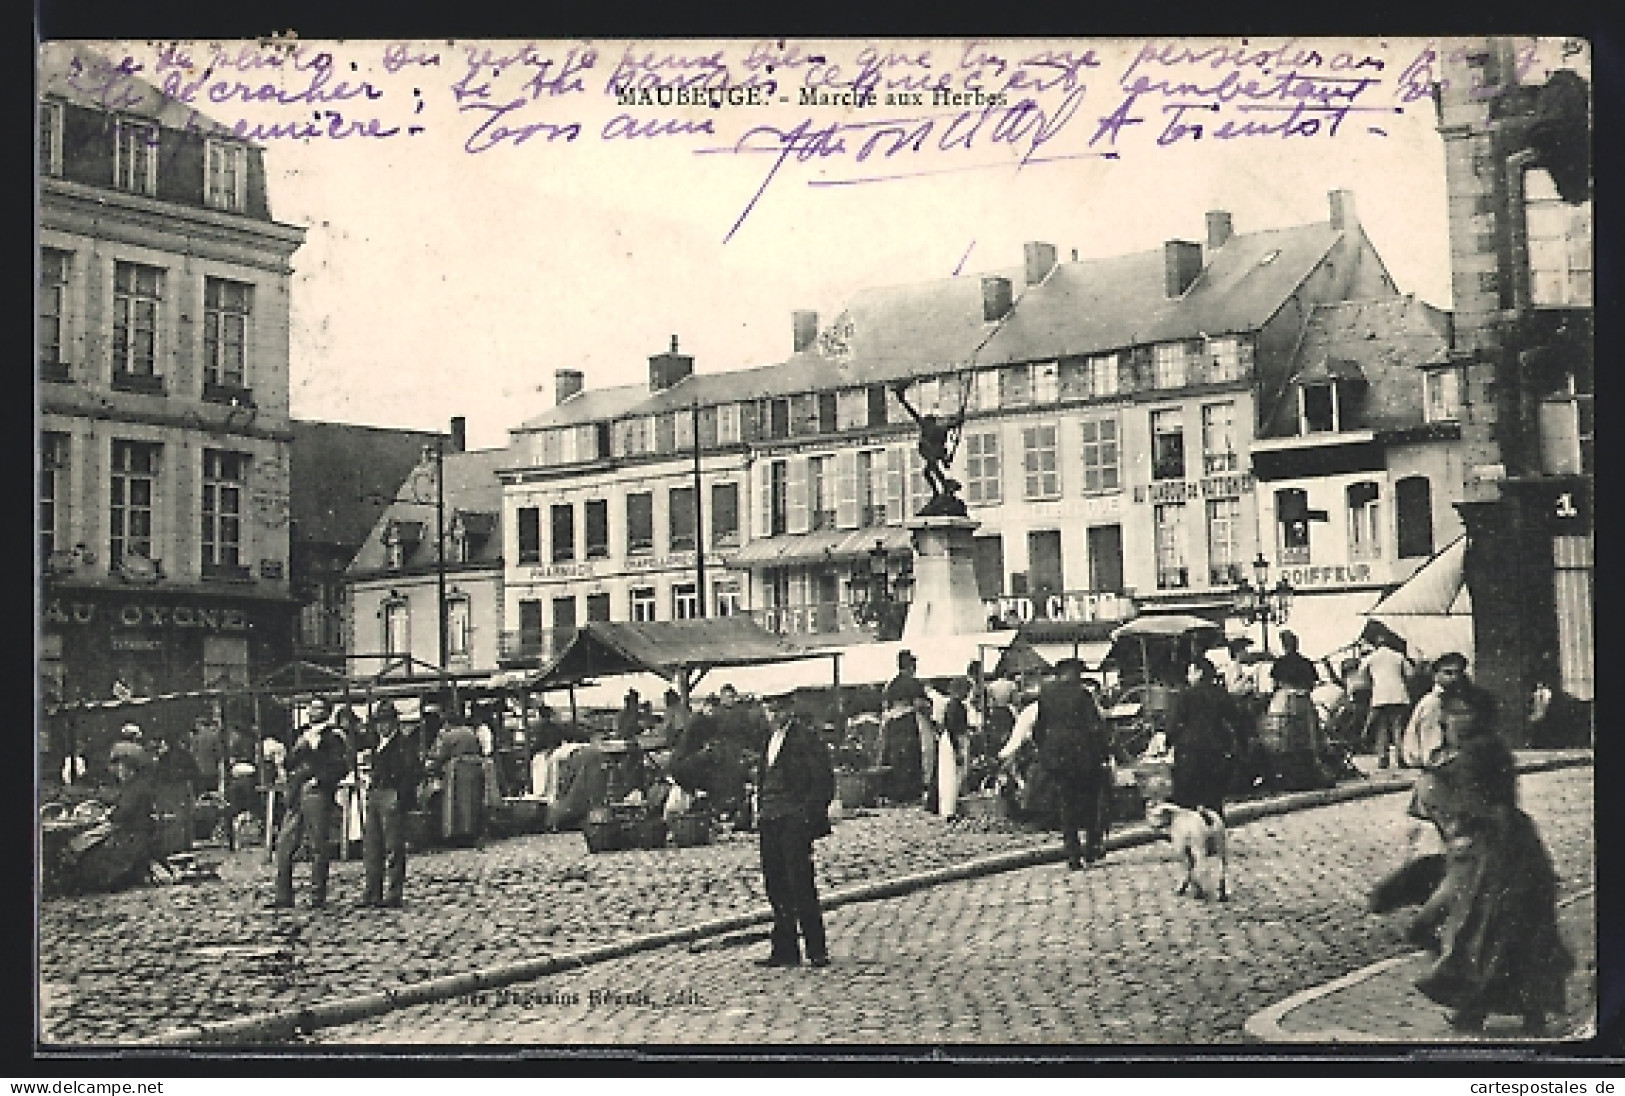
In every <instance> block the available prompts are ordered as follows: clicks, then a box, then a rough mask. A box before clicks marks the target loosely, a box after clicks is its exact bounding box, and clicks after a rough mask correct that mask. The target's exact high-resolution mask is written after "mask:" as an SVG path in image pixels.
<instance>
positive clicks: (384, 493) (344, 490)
mask: <svg viewBox="0 0 1625 1096" xmlns="http://www.w3.org/2000/svg"><path fill="white" fill-rule="evenodd" d="M292 426H293V443H292V444H291V445H290V446H289V491H290V497H289V500H288V505H289V508H290V511H291V514H292V517H293V529H292V536H293V540H294V542H295V543H322V544H336V545H343V546H346V547H349V548H350V549H352V550H354V549H355V548H356V547H358V546H360V544H361V542H362V541H364V540H366V539H367V533H368V532H369V531H370V530H371V529H372V527H373V526H374V525H375V524H376V523H377V521H378V518H379V515H381V514H382V513H383V512H384V510H385V508H386V507H388V506H389V500H390V499H392V498H394V497H395V496H396V495H398V494H400V487H401V484H402V483H403V482H404V481H405V480H406V477H407V476H408V475H409V474H410V473H411V471H412V469H413V468H415V467H416V466H417V464H418V462H419V461H420V460H421V459H422V457H423V447H424V446H425V445H430V444H432V443H433V442H434V440H435V438H437V437H442V436H443V435H440V434H436V433H435V432H433V431H429V430H400V429H395V428H392V427H383V426H355V425H352V424H350V423H344V422H313V421H308V420H299V419H295V420H293V423H292Z"/></svg>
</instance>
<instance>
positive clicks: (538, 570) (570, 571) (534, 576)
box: [530, 563, 593, 582]
mask: <svg viewBox="0 0 1625 1096" xmlns="http://www.w3.org/2000/svg"><path fill="white" fill-rule="evenodd" d="M592 576H593V565H592V564H591V563H553V564H549V565H547V566H544V567H532V568H530V579H531V581H532V582H536V581H539V580H541V579H545V578H591V577H592Z"/></svg>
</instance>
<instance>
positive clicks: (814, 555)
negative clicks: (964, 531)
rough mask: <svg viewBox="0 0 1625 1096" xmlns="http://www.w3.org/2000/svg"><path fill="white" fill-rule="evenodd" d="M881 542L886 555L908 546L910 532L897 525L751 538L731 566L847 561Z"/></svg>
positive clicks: (863, 554) (730, 562)
mask: <svg viewBox="0 0 1625 1096" xmlns="http://www.w3.org/2000/svg"><path fill="white" fill-rule="evenodd" d="M877 542H878V543H880V544H881V545H883V546H884V547H885V549H886V552H887V553H888V554H890V553H893V552H901V551H904V550H906V549H908V548H909V546H910V544H911V541H910V539H909V531H908V530H907V529H905V528H903V527H902V526H900V525H886V526H881V527H879V528H871V529H820V530H819V531H818V532H816V533H789V534H786V535H784V536H777V537H764V538H762V539H760V540H753V541H751V542H750V543H749V544H747V545H745V546H744V547H743V548H741V549H740V550H739V551H738V552H737V553H735V555H734V557H733V559H732V560H730V561H729V566H732V567H784V566H787V565H790V564H796V563H830V562H842V563H845V562H849V561H852V560H858V559H863V558H864V557H866V556H867V555H868V554H869V553H870V552H871V551H873V550H874V547H875V544H876V543H877Z"/></svg>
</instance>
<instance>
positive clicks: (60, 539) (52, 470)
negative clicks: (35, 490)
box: [39, 430, 70, 561]
mask: <svg viewBox="0 0 1625 1096" xmlns="http://www.w3.org/2000/svg"><path fill="white" fill-rule="evenodd" d="M69 452H70V440H69V438H68V435H66V434H60V433H57V432H56V431H54V430H47V431H46V432H45V433H43V434H41V435H40V480H39V551H40V559H41V561H44V560H47V559H49V558H50V557H51V553H52V552H55V551H56V550H57V549H58V546H60V545H64V544H66V543H67V539H68V532H67V525H68V523H67V521H66V518H67V501H68V492H69V488H68V455H69Z"/></svg>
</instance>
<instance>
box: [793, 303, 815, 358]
mask: <svg viewBox="0 0 1625 1096" xmlns="http://www.w3.org/2000/svg"><path fill="white" fill-rule="evenodd" d="M790 324H791V327H792V329H793V330H794V335H793V346H792V349H793V350H794V352H795V353H797V354H799V353H801V352H802V351H803V350H811V349H812V346H813V343H815V342H817V341H818V313H816V312H802V311H797V312H792V313H790Z"/></svg>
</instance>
